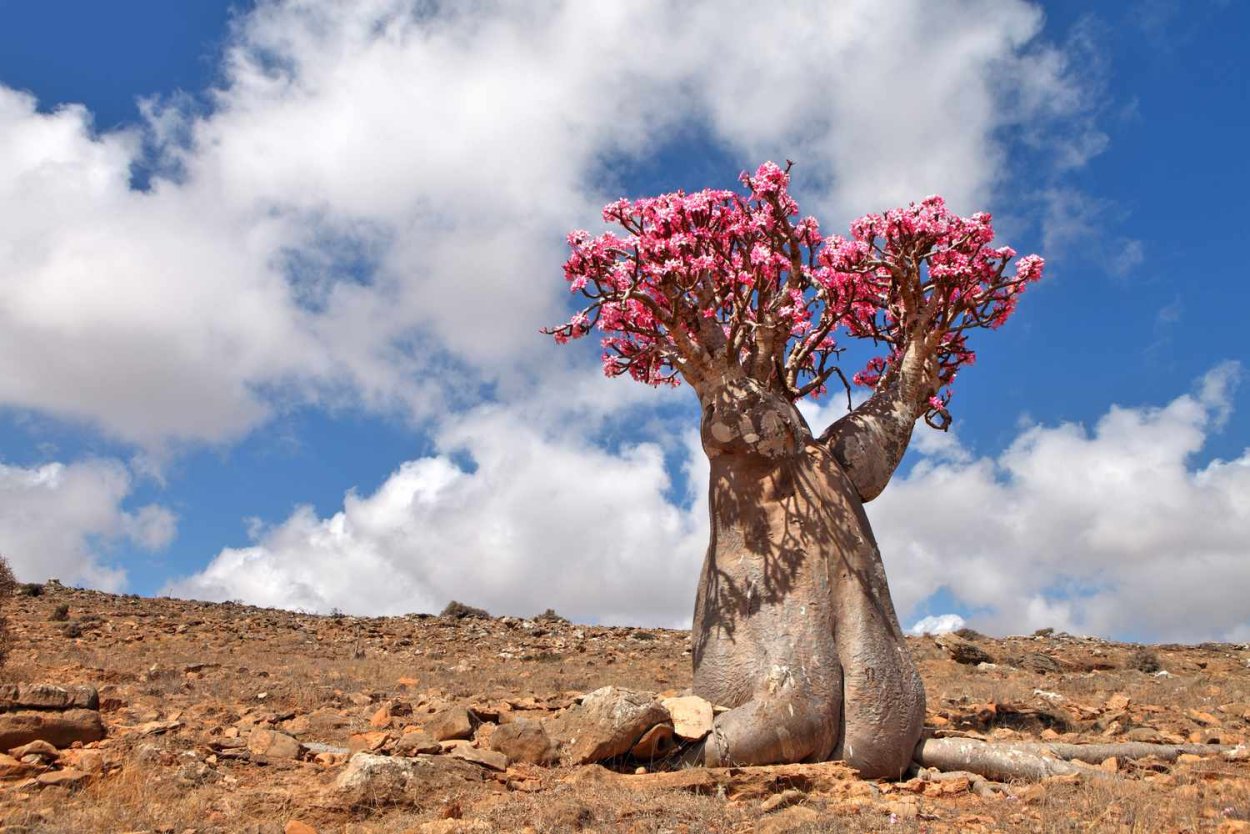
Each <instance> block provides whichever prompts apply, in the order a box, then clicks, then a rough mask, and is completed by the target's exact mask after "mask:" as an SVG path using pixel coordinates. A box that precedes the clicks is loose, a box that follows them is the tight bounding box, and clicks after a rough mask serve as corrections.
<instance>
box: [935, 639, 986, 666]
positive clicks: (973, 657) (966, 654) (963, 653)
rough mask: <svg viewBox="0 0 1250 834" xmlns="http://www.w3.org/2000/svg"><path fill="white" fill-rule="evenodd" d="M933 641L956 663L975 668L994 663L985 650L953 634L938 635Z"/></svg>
mask: <svg viewBox="0 0 1250 834" xmlns="http://www.w3.org/2000/svg"><path fill="white" fill-rule="evenodd" d="M934 640H935V641H936V642H937V644H938V645H939V646H941V647H942V648H943V649H945V650H946V653H947V654H948V655H950V656H951V660H953V661H955V662H956V663H963V664H965V665H968V666H976V665H977V664H978V663H993V662H994V658H993V657H992V656H990V653H989V652H987V651H986V650H985V649H983V648H981V647H980V646H978V645H976V644H975V643H972V642H970V641H968V640H965V639H963V638H962V637H956V636H955V635H954V634H939V635H938V636H937V637H936V638H934Z"/></svg>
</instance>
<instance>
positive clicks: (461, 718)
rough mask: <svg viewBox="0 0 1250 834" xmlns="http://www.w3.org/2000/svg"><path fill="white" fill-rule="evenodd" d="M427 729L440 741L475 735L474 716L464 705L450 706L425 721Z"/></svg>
mask: <svg viewBox="0 0 1250 834" xmlns="http://www.w3.org/2000/svg"><path fill="white" fill-rule="evenodd" d="M424 724H425V731H426V732H427V733H429V734H430V735H431V736H433V737H434V738H435V739H436V740H438V741H448V740H450V739H453V738H472V737H473V718H472V716H470V715H469V711H468V710H467V709H465V708H464V707H449V708H448V709H445V710H443V711H441V712H436V713H434V715H431V716H430V717H429V718H427V719H426V720H425V722H424Z"/></svg>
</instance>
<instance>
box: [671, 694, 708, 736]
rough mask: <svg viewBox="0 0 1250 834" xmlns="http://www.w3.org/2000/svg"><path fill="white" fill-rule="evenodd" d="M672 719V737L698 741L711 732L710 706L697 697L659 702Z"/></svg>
mask: <svg viewBox="0 0 1250 834" xmlns="http://www.w3.org/2000/svg"><path fill="white" fill-rule="evenodd" d="M660 703H661V704H663V706H664V709H666V710H668V714H669V715H670V716H672V718H673V735H675V736H677V737H678V738H680V739H685V740H686V741H698V740H699V739H701V738H703V737H704V736H705V735H707V734H708V733H710V732H712V705H711V704H710V703H708V702H707V701H705V700H703V699H702V698H700V697H699V696H698V695H685V696H682V697H680V698H665V699H664V700H663V701H661V702H660Z"/></svg>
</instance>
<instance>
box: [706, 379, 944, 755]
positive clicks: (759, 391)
mask: <svg viewBox="0 0 1250 834" xmlns="http://www.w3.org/2000/svg"><path fill="white" fill-rule="evenodd" d="M701 399H702V401H703V406H704V417H703V425H702V438H703V446H704V450H705V451H706V452H707V454H708V457H709V459H710V461H711V486H710V508H711V521H712V525H711V526H712V538H711V543H710V544H709V547H708V552H707V557H706V560H705V562H704V567H703V573H702V577H701V580H700V586H699V592H698V596H697V599H696V603H695V617H694V651H693V654H694V691H695V693H696V694H698V695H701V696H702V697H704V698H706V699H708V700H709V701H711V702H713V703H716V704H722V705H724V706H728V707H730V708H731V709H730V710H729V711H728V712H726V713H723V714H722V715H720V716H718V718H717V720H716V723H715V726H714V729H713V732H712V734H711V736H710V737H709V738H708V740H707V742H706V743H705V746H704V748H703V753H702V755H703V761H704V763H705V764H707V765H709V766H722V765H728V764H770V763H782V762H802V761H820V760H825V759H829V758H840V759H844V760H845V761H847V762H848V763H849V764H850V765H851V766H852V767H855V768H856V769H858V770H859V771H860V773H861V774H862V775H864V776H866V777H874V778H875V777H887V778H897V777H899V776H900V775H902V773H903V772H904V771H905V770H906V769H907V768H908V766H909V765H910V764H911V761H912V755H913V753H914V751H915V747H916V743H917V742H918V741H919V739H920V733H921V729H922V725H923V721H924V689H923V687H922V684H921V681H920V677H919V675H918V674H917V672H916V669H915V666H914V665H913V664H912V661H911V657H910V655H909V654H908V652H907V649H906V646H905V644H904V642H903V634H902V630H901V629H900V627H899V624H898V618H897V616H896V615H895V612H894V607H893V604H892V602H891V600H890V593H889V588H888V586H887V584H886V578H885V571H884V568H883V567H882V564H881V556H880V552H879V551H878V549H877V544H876V541H875V540H874V538H873V535H872V531H871V529H870V527H869V524H868V519H867V516H866V515H865V514H864V510H863V504H862V499H861V492H860V489H859V488H858V487H857V486H856V484H855V483H854V482H853V481H852V479H851V478H850V477H848V475H847V473H846V471H845V470H844V468H843V466H842V465H841V464H840V463H839V462H838V461H837V460H836V459H835V457H834V456H833V454H832V453H831V451H830V449H829V447H828V446H827V444H825V443H822V442H817V441H816V440H814V439H813V438H812V436H811V432H810V431H809V430H808V428H807V425H806V423H805V422H804V421H803V419H802V417H801V416H800V415H799V413H798V411H797V410H796V409H795V408H794V406H793V405H792V404H791V403H789V402H788V401H787V400H785V399H784V398H783V397H780V396H778V395H777V394H776V393H774V392H770V391H768V390H767V389H765V388H764V387H763V386H761V385H760V384H759V383H757V382H755V381H753V380H751V379H743V378H739V379H733V380H729V381H727V382H726V383H724V384H723V385H721V386H720V387H718V388H717V389H716V390H715V391H713V392H710V393H709V394H706V395H704V396H703V397H702V398H701ZM913 420H914V418H913ZM908 431H909V432H910V428H909V429H908ZM904 443H905V441H904Z"/></svg>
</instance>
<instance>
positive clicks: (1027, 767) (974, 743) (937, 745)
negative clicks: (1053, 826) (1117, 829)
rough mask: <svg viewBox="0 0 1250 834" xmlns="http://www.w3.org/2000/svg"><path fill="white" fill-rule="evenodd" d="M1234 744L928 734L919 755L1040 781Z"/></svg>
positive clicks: (927, 761) (920, 760) (950, 766)
mask: <svg viewBox="0 0 1250 834" xmlns="http://www.w3.org/2000/svg"><path fill="white" fill-rule="evenodd" d="M1232 749H1234V748H1233V747H1232V746H1230V745H1223V744H1147V743H1145V742H1136V741H1133V742H1124V743H1119V744H1064V743H1053V742H1022V743H1003V742H985V741H981V740H980V739H975V738H927V739H923V740H922V741H921V742H920V744H918V745H917V746H916V755H915V760H916V764H917V765H919V766H920V767H932V768H936V769H938V770H942V771H948V770H962V771H967V772H969V773H976V774H978V775H981V776H984V777H985V778H987V779H993V780H994V781H996V782H1003V781H1008V780H1012V779H1016V780H1020V779H1023V780H1030V781H1037V780H1040V779H1045V778H1046V777H1048V776H1071V775H1077V774H1084V775H1087V776H1093V777H1095V778H1106V777H1110V776H1111V775H1112V774H1110V773H1107V772H1106V771H1102V770H1098V769H1096V768H1091V767H1088V766H1087V765H1089V764H1097V763H1099V762H1102V761H1104V760H1105V759H1110V758H1117V759H1144V758H1147V757H1150V756H1153V757H1155V758H1158V759H1161V760H1163V761H1168V762H1171V761H1175V760H1176V759H1177V758H1178V757H1179V756H1181V755H1182V754H1185V753H1193V754H1197V755H1204V754H1205V755H1209V754H1212V753H1222V752H1225V751H1228V750H1232ZM1074 762H1080V763H1081V764H1074Z"/></svg>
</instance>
